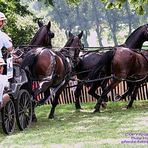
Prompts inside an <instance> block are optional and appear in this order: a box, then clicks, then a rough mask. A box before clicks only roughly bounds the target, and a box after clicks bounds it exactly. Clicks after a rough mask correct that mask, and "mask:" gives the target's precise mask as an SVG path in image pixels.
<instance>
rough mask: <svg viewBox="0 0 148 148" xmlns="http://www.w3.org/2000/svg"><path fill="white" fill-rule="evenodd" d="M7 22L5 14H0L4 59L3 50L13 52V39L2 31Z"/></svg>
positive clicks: (0, 38)
mask: <svg viewBox="0 0 148 148" xmlns="http://www.w3.org/2000/svg"><path fill="white" fill-rule="evenodd" d="M5 20H6V17H5V15H4V13H2V12H0V57H3V55H2V48H6V49H7V51H8V52H12V51H13V44H12V40H11V38H10V37H9V36H8V35H7V34H6V33H4V32H3V31H2V30H1V29H2V28H3V27H4V25H5Z"/></svg>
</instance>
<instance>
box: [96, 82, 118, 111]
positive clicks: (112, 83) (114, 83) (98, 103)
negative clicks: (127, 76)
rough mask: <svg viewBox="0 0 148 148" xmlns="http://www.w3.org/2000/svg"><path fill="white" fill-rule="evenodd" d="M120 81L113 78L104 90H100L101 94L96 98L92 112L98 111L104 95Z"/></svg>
mask: <svg viewBox="0 0 148 148" xmlns="http://www.w3.org/2000/svg"><path fill="white" fill-rule="evenodd" d="M119 83H120V81H118V80H113V81H112V82H111V84H110V85H109V86H107V87H106V88H105V89H104V91H103V92H102V95H101V96H100V98H99V99H98V100H97V103H96V105H95V110H94V113H95V112H100V106H101V104H102V102H103V101H104V99H105V97H106V95H107V94H108V93H109V92H110V91H111V90H113V89H114V88H115V87H116V86H117V85H118V84H119Z"/></svg>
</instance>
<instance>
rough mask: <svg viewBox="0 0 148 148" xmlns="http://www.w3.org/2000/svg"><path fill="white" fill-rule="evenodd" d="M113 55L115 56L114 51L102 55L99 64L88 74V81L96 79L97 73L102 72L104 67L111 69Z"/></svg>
mask: <svg viewBox="0 0 148 148" xmlns="http://www.w3.org/2000/svg"><path fill="white" fill-rule="evenodd" d="M114 55H115V50H110V51H107V52H106V53H104V54H103V55H102V57H101V58H100V60H99V62H98V63H97V64H96V65H95V66H94V68H93V69H92V71H91V72H90V74H89V76H88V78H89V79H90V80H93V79H96V78H97V77H98V75H99V73H100V72H102V71H104V69H105V67H109V68H111V63H112V59H113V57H114ZM108 70H110V69H108Z"/></svg>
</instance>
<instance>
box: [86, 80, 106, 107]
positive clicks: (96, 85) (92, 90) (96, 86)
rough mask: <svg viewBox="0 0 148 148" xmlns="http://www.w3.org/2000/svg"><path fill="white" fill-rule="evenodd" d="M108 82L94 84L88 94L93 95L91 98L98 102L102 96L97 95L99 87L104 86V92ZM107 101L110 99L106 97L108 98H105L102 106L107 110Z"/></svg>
mask: <svg viewBox="0 0 148 148" xmlns="http://www.w3.org/2000/svg"><path fill="white" fill-rule="evenodd" d="M107 82H108V80H107V81H103V82H100V83H93V84H92V86H91V88H90V89H89V91H88V94H89V95H91V96H93V97H95V98H96V100H98V99H99V98H100V95H98V94H96V93H95V91H96V90H97V88H98V87H99V86H102V90H104V89H105V87H106V85H107ZM101 83H102V85H101ZM107 101H108V97H107V95H106V96H104V100H103V101H102V103H101V106H102V107H103V108H106V106H107V103H106V102H107Z"/></svg>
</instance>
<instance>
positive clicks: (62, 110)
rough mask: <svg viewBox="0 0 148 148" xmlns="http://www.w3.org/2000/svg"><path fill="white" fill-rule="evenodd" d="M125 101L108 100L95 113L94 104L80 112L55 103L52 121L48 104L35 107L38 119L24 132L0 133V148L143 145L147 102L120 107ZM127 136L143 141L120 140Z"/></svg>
mask: <svg viewBox="0 0 148 148" xmlns="http://www.w3.org/2000/svg"><path fill="white" fill-rule="evenodd" d="M126 104H127V102H118V103H117V102H109V103H108V106H107V109H105V110H101V113H96V114H92V110H93V107H94V103H83V104H82V106H83V110H82V111H75V108H74V104H69V105H59V106H58V107H57V108H56V112H55V115H56V116H55V119H52V120H49V119H47V116H48V113H49V110H50V106H49V105H44V106H39V107H37V108H36V113H37V117H38V122H37V123H33V124H32V125H31V127H30V128H28V129H26V130H24V131H19V130H18V129H16V130H15V133H14V134H13V135H10V136H6V135H4V134H3V133H2V132H1V133H0V147H8V146H9V147H10V146H13V147H15V148H17V147H24V146H25V147H27V146H28V147H31V146H32V147H33V146H34V147H52V148H55V147H56V148H57V147H58V148H59V147H64V148H65V147H66V148H69V147H82V148H91V147H93V148H98V147H99V148H100V147H105V148H110V147H113V148H116V147H117V148H118V147H124V148H126V147H146V146H147V144H148V101H135V102H134V108H132V109H130V110H122V107H123V106H125V105H126ZM140 134H141V135H140ZM142 134H143V135H142ZM146 134H147V135H146ZM131 137H133V138H143V139H144V140H145V141H147V144H146V143H143V144H142V143H139V142H137V143H136V144H127V143H125V144H123V143H121V142H122V141H124V140H128V141H131Z"/></svg>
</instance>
